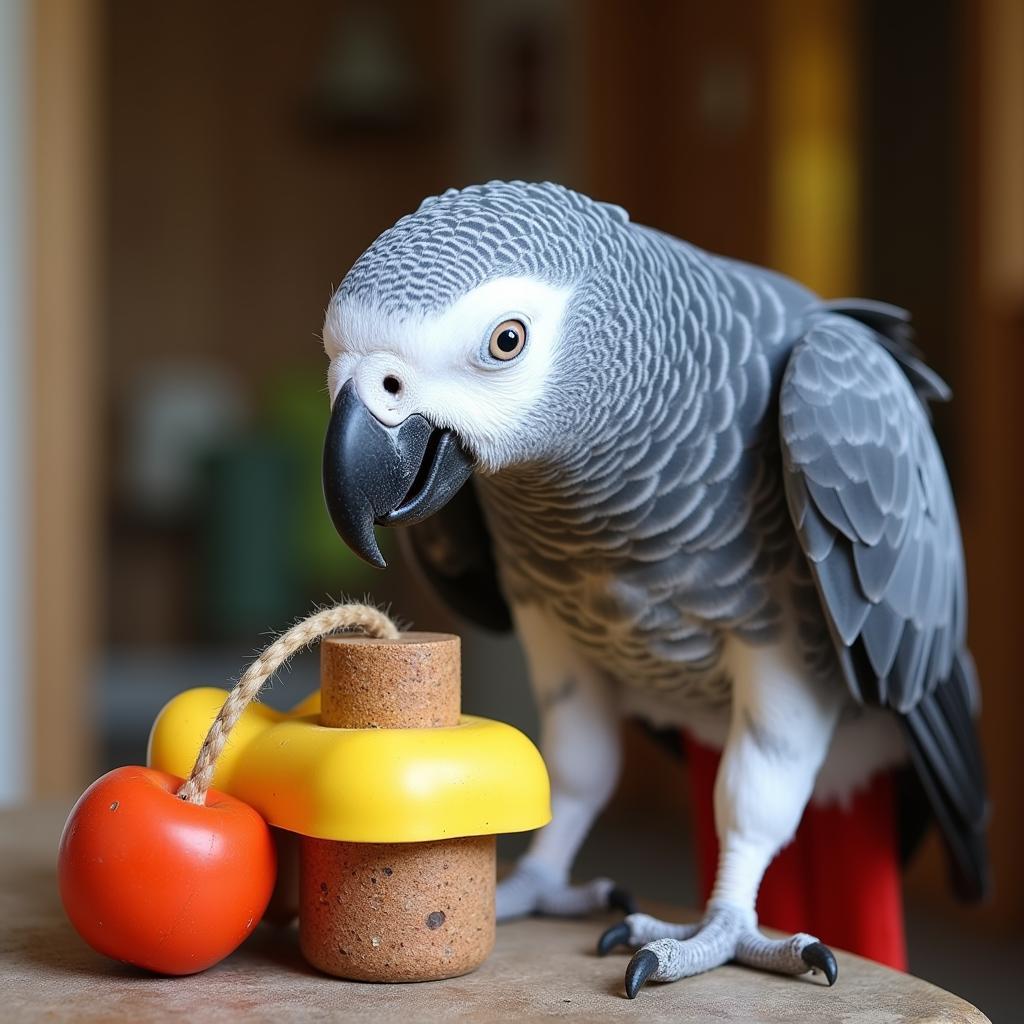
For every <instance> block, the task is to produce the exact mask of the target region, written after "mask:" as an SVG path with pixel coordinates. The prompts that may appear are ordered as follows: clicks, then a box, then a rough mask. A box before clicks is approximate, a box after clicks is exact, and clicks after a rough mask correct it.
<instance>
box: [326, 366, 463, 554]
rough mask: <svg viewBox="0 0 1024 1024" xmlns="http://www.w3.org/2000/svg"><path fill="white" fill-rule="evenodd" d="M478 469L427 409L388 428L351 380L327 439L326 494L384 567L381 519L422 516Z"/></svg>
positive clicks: (336, 515)
mask: <svg viewBox="0 0 1024 1024" xmlns="http://www.w3.org/2000/svg"><path fill="white" fill-rule="evenodd" d="M472 472H473V463H472V461H471V460H470V458H469V456H468V455H467V454H466V452H465V451H464V450H463V448H462V446H461V444H460V443H459V440H458V438H457V437H456V435H455V434H454V433H453V432H452V431H451V430H440V429H435V428H434V427H432V426H431V425H430V423H428V422H427V420H425V419H424V418H423V417H422V416H420V415H419V414H416V415H413V416H409V417H408V418H407V419H405V420H403V421H402V422H401V423H399V424H398V426H395V427H386V426H384V424H383V423H381V422H380V420H378V419H377V418H376V417H375V416H374V415H373V414H372V413H371V412H370V410H369V409H368V408H367V407H366V406H365V405H364V404H363V402H362V400H361V399H360V398H359V395H358V394H357V393H356V389H355V385H354V384H353V382H352V381H351V380H349V381H346V383H345V385H344V387H342V389H341V391H340V392H339V393H338V397H337V399H336V400H335V402H334V409H333V411H332V412H331V421H330V423H329V424H328V426H327V437H326V439H325V441H324V473H323V480H324V499H325V500H326V502H327V511H328V512H329V513H330V515H331V521H332V522H333V523H334V528H335V529H336V530H337V531H338V533H339V534H341V539H342V540H343V541H345V543H346V544H347V545H348V546H349V547H350V548H352V550H353V551H355V553H356V554H357V555H359V556H360V557H362V558H364V559H366V561H367V562H369V563H370V564H371V565H376V566H377V567H378V568H381V569H383V568H384V566H385V565H387V563H386V562H385V561H384V557H383V556H382V555H381V553H380V548H379V547H378V545H377V538H376V537H375V536H374V532H373V527H374V524H378V525H383V526H397V525H399V524H403V523H418V522H419V521H420V520H421V519H426V518H427V517H428V516H431V515H433V514H434V513H435V512H437V511H438V510H440V509H441V508H443V507H444V506H445V505H447V504H448V502H449V501H451V499H452V498H454V497H455V495H456V494H457V493H458V491H459V489H460V488H461V487H462V485H463V484H464V483H465V482H466V481H467V480H468V479H469V476H470V474H471V473H472Z"/></svg>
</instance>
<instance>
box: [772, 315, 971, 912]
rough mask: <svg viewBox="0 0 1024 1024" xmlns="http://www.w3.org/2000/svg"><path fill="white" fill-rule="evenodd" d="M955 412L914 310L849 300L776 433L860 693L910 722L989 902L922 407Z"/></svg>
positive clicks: (826, 330)
mask: <svg viewBox="0 0 1024 1024" xmlns="http://www.w3.org/2000/svg"><path fill="white" fill-rule="evenodd" d="M837 313H841V314H844V315H837ZM846 314H849V315H846ZM851 317H854V318H856V319H851ZM858 321H861V322H858ZM879 332H881V333H879ZM946 397H948V389H947V388H946V387H945V385H944V384H943V383H942V381H941V380H940V379H939V378H938V377H936V375H935V374H934V373H933V372H932V371H931V370H929V369H928V367H927V366H925V364H924V363H923V361H922V360H921V359H920V357H919V355H918V354H917V353H916V352H915V351H913V350H911V349H910V347H909V328H908V327H907V323H906V316H905V315H904V314H902V311H899V310H894V309H893V307H886V306H883V305H881V304H872V303H860V304H858V303H857V302H856V301H855V300H843V303H838V304H835V307H834V308H833V310H832V311H831V312H826V313H825V314H824V315H823V316H822V318H821V319H820V320H819V321H818V322H816V323H815V324H814V325H813V326H812V327H811V329H810V330H809V331H808V332H807V333H806V334H805V336H804V338H803V339H802V340H801V341H800V342H799V343H798V344H797V346H796V347H795V348H794V349H793V352H792V354H791V356H790V359H789V362H788V364H787V367H786V370H785V373H784V375H783V381H782V389H781V392H780V398H779V426H780V433H781V439H782V453H783V463H784V470H785V472H784V474H783V476H784V479H785V486H786V489H787V497H788V504H789V508H790V511H791V514H792V517H793V523H794V526H795V527H796V531H797V534H798V536H799V538H800V542H801V545H802V547H803V549H804V552H805V554H806V555H807V560H808V565H809V566H810V569H811V574H812V576H813V577H814V580H815V582H816V584H817V587H818V591H819V594H820V597H821V602H822V606H823V609H824V612H825V616H826V619H827V621H828V623H829V626H830V628H831V633H832V637H833V641H834V643H835V647H836V653H837V655H838V659H839V663H840V666H841V668H842V672H843V674H844V676H845V679H846V682H847V685H848V686H849V689H850V692H851V693H852V694H853V696H854V697H855V699H857V700H859V701H863V702H870V703H874V704H880V705H882V706H886V707H890V708H892V709H893V710H894V711H896V712H897V713H899V714H900V715H901V720H902V722H903V724H904V729H905V731H906V735H907V738H908V745H909V749H910V752H911V755H912V760H913V763H914V767H915V770H916V775H917V778H918V782H919V784H920V787H921V789H922V790H923V792H924V793H925V795H926V796H927V799H928V802H929V804H930V806H931V809H932V812H933V814H934V815H935V817H936V819H937V821H938V822H939V824H940V826H941V828H942V831H943V834H944V836H945V839H946V843H947V847H948V849H949V851H950V853H951V860H952V864H953V873H954V881H955V884H956V887H957V890H958V892H959V893H960V894H961V895H963V896H965V897H967V898H979V897H980V896H981V895H982V894H983V893H984V892H985V889H986V887H987V873H988V867H987V858H986V852H985V820H986V807H987V804H986V795H985V782H984V774H983V771H982V761H981V754H980V749H979V745H978V739H977V734H976V732H975V728H974V723H973V721H972V711H971V708H972V701H973V700H974V699H975V698H974V696H973V695H974V694H975V692H976V688H975V680H974V674H973V667H971V666H972V663H971V661H970V655H969V653H968V652H967V649H966V646H965V642H966V640H965V628H966V626H965V621H964V610H965V608H966V584H965V579H964V565H963V553H962V547H961V541H960V529H959V525H958V523H957V518H956V510H955V507H954V504H953V496H952V493H951V490H950V486H949V480H948V478H947V476H946V470H945V466H944V465H943V462H942V457H941V455H940V453H939V449H938V445H937V443H936V441H935V437H934V435H933V433H932V430H931V423H930V421H929V417H928V413H927V409H926V408H925V405H924V400H925V399H926V398H946Z"/></svg>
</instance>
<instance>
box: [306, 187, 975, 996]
mask: <svg viewBox="0 0 1024 1024" xmlns="http://www.w3.org/2000/svg"><path fill="white" fill-rule="evenodd" d="M908 336H909V329H908V325H907V315H906V314H905V313H904V312H903V311H901V310H898V309H895V308H894V307H891V306H887V305H884V304H881V303H873V302H867V301H863V300H846V301H840V302H831V303H830V302H824V301H822V300H821V299H820V298H818V297H817V296H816V295H814V294H813V293H812V292H810V291H808V290H807V289H805V288H803V287H802V286H800V285H799V284H797V283H795V282H793V281H791V280H788V279H787V278H785V277H783V276H781V275H779V274H776V273H773V272H770V271H768V270H763V269H760V268H758V267H754V266H750V265H747V264H744V263H739V262H735V261H733V260H729V259H725V258H722V257H719V256H715V255H711V254H709V253H707V252H704V251H701V250H700V249H698V248H696V247H694V246H692V245H688V244H686V243H684V242H682V241H679V240H677V239H675V238H672V237H670V236H668V235H666V234H663V233H661V232H659V231H656V230H652V229H651V228H647V227H643V226H640V225H638V224H634V223H631V222H630V220H629V217H628V215H627V214H626V212H625V211H624V210H622V209H621V208H619V207H616V206H612V205H608V204H605V203H601V202H596V201H594V200H592V199H590V198H588V197H586V196H584V195H581V194H579V193H577V192H574V191H571V190H569V189H567V188H564V187H561V186H559V185H554V184H550V183H542V184H537V183H523V182H491V183H489V184H486V185H479V186H473V187H469V188H465V189H462V190H461V191H459V190H454V189H453V190H449V191H448V192H446V193H444V194H443V195H441V196H438V197H432V198H429V199H427V200H425V201H424V202H423V204H422V205H421V206H420V208H419V209H418V210H417V211H416V212H415V213H412V214H410V215H409V216H406V217H403V218H402V219H401V220H399V221H398V222H397V223H396V224H395V225H394V227H392V228H390V229H389V230H387V231H385V232H384V233H383V234H382V235H381V236H380V237H379V238H378V239H377V240H376V241H375V242H373V244H372V245H371V246H370V247H369V249H367V250H366V252H365V253H364V254H363V255H362V256H361V257H360V258H359V259H358V260H357V262H356V263H355V265H354V266H353V267H352V268H351V270H350V271H349V273H348V275H347V276H346V277H345V279H344V281H343V282H342V284H341V286H340V288H339V289H338V291H337V293H336V294H335V296H334V297H333V299H332V301H331V303H330V306H329V309H328V312H327V317H326V324H325V328H324V343H325V347H326V351H327V354H328V356H329V358H330V370H329V389H330V396H331V399H332V402H333V412H332V415H331V422H330V426H329V428H328V434H327V441H326V446H325V455H324V487H325V495H326V499H327V503H328V508H329V510H330V513H331V516H332V519H333V521H334V523H335V526H336V527H337V529H338V531H339V532H340V534H341V536H342V537H343V538H344V539H345V540H346V542H347V543H348V544H349V545H350V546H351V547H352V548H353V549H354V550H355V551H357V552H358V553H359V554H361V555H362V556H363V557H364V558H366V559H367V560H368V561H370V562H372V563H374V564H377V565H383V559H382V557H381V555H380V551H379V549H378V547H377V543H376V540H375V535H374V530H373V527H374V525H375V524H378V525H387V526H394V525H405V526H407V527H409V529H408V531H406V532H407V535H408V536H409V538H410V539H411V548H412V550H413V553H414V555H415V557H416V559H417V561H418V562H419V563H420V566H421V568H422V569H423V571H424V573H425V575H426V578H427V579H428V581H430V582H431V583H432V584H433V585H434V586H435V587H436V588H437V590H438V591H439V592H440V594H441V595H442V596H443V597H445V598H446V599H447V600H448V601H449V603H451V604H452V605H453V606H454V607H455V608H456V609H457V610H459V611H461V612H462V613H463V614H464V615H466V616H467V617H469V618H470V619H473V620H476V621H479V622H482V623H483V624H485V625H492V626H493V625H498V626H500V625H501V624H502V622H503V621H504V620H505V619H507V617H508V616H509V615H511V620H512V621H513V622H514V625H515V629H516V631H517V633H518V636H519V638H520V640H521V642H522V644H523V647H524V650H525V653H526V656H527V661H528V664H529V668H530V674H531V677H532V683H533V687H534V690H535V694H536V696H537V700H538V705H539V708H540V713H541V726H542V737H541V747H542V752H543V754H544V757H545V760H546V762H547V765H548V769H549V772H550V775H551V782H552V810H553V818H552V821H551V823H550V824H549V825H548V826H546V827H545V828H543V829H542V830H540V831H539V832H538V833H536V834H535V836H534V838H533V841H532V844H531V846H530V849H529V852H528V853H527V855H526V856H525V857H524V858H523V859H522V861H521V862H520V863H519V865H518V866H517V868H516V870H515V871H514V872H513V874H512V875H511V876H510V877H509V878H507V879H505V880H504V881H503V882H502V883H501V885H500V886H499V890H498V897H497V901H498V902H497V909H498V915H499V918H509V917H514V916H517V915H522V914H526V913H531V912H544V913H553V914H560V913H561V914H578V913H584V912H587V911H589V910H594V909H599V908H603V907H605V906H606V905H607V904H608V901H609V899H610V898H613V899H614V897H613V896H612V883H611V882H610V881H608V880H605V879H598V880H596V881H594V882H591V883H588V884H586V885H580V886H573V885H571V884H570V882H569V872H570V868H571V865H572V862H573V859H574V856H575V854H576V852H577V850H578V849H579V847H580V844H581V843H582V842H583V840H584V838H585V836H586V835H587V832H588V830H589V828H590V826H591V824H592V823H593V821H594V819H595V817H596V815H597V814H598V813H599V812H600V810H601V809H602V807H603V805H604V804H605V802H606V801H607V800H608V798H609V796H610V794H611V793H612V790H613V787H614V786H615V782H616V778H617V775H618V770H619V763H620V754H619V731H618V720H619V719H620V717H621V716H623V715H626V714H629V715H638V716H641V717H642V718H644V719H646V720H648V721H649V722H651V723H654V724H655V725H658V726H665V725H671V726H678V727H685V728H686V729H687V730H688V731H689V732H690V733H691V734H692V735H694V736H696V737H698V738H699V739H700V740H701V741H702V742H704V743H706V744H710V745H713V746H715V747H717V748H720V749H721V750H722V757H721V762H720V767H719V769H718V773H717V779H716V782H715V787H714V819H715V827H716V830H717V834H718V840H719V850H720V854H719V860H718V868H717V873H716V876H715V884H714V889H713V892H712V893H711V897H710V900H709V901H708V903H707V906H706V910H705V913H704V916H703V919H702V920H701V922H700V923H699V924H698V925H681V924H674V923H671V922H665V921H660V920H657V919H655V918H653V917H650V916H647V915H644V914H637V913H632V914H629V915H628V916H627V917H626V918H625V920H624V921H623V922H622V923H621V924H619V925H615V926H613V927H612V928H611V929H609V931H608V932H607V933H606V934H605V936H603V938H602V941H601V944H600V946H601V950H602V952H604V951H607V950H608V949H609V948H610V947H612V946H615V945H623V944H624V945H629V946H631V947H633V948H634V949H636V952H635V954H634V955H633V957H632V959H631V961H630V963H629V967H628V969H627V972H626V990H627V993H628V995H629V996H630V997H631V998H632V997H633V996H634V995H635V994H636V992H637V991H638V989H639V988H640V987H641V986H642V985H643V984H644V982H645V981H646V980H648V979H653V980H656V981H672V980H675V979H678V978H681V977H684V976H687V975H692V974H696V973H698V972H700V971H705V970H708V969H711V968H713V967H715V966H718V965H720V964H723V963H725V962H727V961H730V960H735V961H738V962H740V963H744V964H748V965H752V966H756V967H759V968H762V969H766V970H771V971H778V972H782V973H788V974H799V973H803V972H806V971H808V970H810V969H812V968H814V969H818V970H821V971H822V972H823V973H824V974H825V976H826V978H827V980H828V982H829V984H832V983H833V982H834V981H835V977H836V973H837V968H836V961H835V958H834V956H833V954H832V953H831V951H830V950H829V949H828V947H827V946H826V945H824V944H823V943H822V942H820V941H818V939H817V938H816V937H815V936H813V935H809V934H806V933H804V932H799V933H797V934H795V935H793V936H792V937H790V938H787V939H782V940H769V939H767V938H765V937H764V936H763V935H762V934H761V933H760V932H759V931H758V926H757V917H756V915H755V900H756V897H757V893H758V887H759V885H760V883H761V880H762V876H763V874H764V873H765V870H766V868H767V867H768V865H769V863H770V862H771V861H772V859H773V857H775V855H776V854H777V853H778V851H779V850H780V848H782V847H783V846H785V845H786V844H787V842H788V841H789V840H790V839H791V837H793V835H794V832H795V831H796V829H797V826H798V824H799V823H800V821H801V816H802V815H803V813H804V809H805V806H806V805H807V804H808V801H809V800H810V799H811V798H812V794H813V795H814V796H815V797H816V798H821V799H824V800H829V799H833V800H834V799H836V798H837V797H838V798H845V797H848V795H849V794H850V793H852V792H854V791H855V790H857V789H858V787H863V786H864V785H866V784H867V782H868V780H870V779H871V778H872V777H873V776H874V775H875V774H876V773H878V772H880V771H881V770H883V769H888V768H891V767H893V766H895V765H899V764H901V763H904V762H907V761H909V763H910V765H911V766H912V769H913V777H914V778H915V780H916V781H915V787H916V790H917V792H918V794H919V795H920V796H921V797H922V800H924V798H926V800H927V805H928V806H930V809H931V813H932V814H933V815H934V817H935V818H936V819H937V821H938V823H939V825H940V826H941V829H942V832H943V834H944V838H945V842H946V846H947V848H948V850H949V853H950V855H951V857H950V860H951V865H952V868H953V873H954V880H955V882H956V884H957V886H958V888H959V890H960V891H961V892H962V893H963V894H964V895H966V896H968V897H977V896H979V895H980V894H981V893H982V891H983V890H984V888H985V884H986V871H987V868H986V853H985V838H984V831H985V817H986V796H985V784H984V778H983V772H982V765H981V757H980V752H979V748H978V742H977V737H976V733H975V727H974V718H975V715H976V711H977V706H978V694H977V686H976V681H975V676H974V670H973V667H972V661H971V657H970V654H969V652H968V650H967V648H966V646H965V616H966V592H965V581H964V565H963V555H962V549H961V541H960V533H959V528H958V524H957V517H956V511H955V508H954V503H953V498H952V494H951V492H950V485H949V482H948V479H947V476H946V471H945V468H944V466H943V462H942V458H941V455H940V453H939V449H938V446H937V444H936V441H935V437H934V435H933V433H932V429H931V426H930V421H929V416H928V413H927V409H926V405H925V402H926V400H927V399H934V398H945V397H947V392H946V388H945V385H944V384H943V383H942V381H941V380H939V378H938V377H936V375H935V374H934V373H933V372H932V371H931V370H929V369H928V368H927V367H926V366H925V365H924V364H923V362H922V361H921V360H920V359H919V357H918V356H917V355H916V353H915V352H914V350H913V349H912V348H911V346H910V344H909V341H908ZM470 476H472V484H471V486H467V487H463V485H464V484H465V483H466V482H467V480H469V478H470ZM833 881H834V886H835V887H837V888H839V887H842V886H843V885H844V879H843V878H842V877H835V878H834V880H833Z"/></svg>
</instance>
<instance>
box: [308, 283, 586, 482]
mask: <svg viewBox="0 0 1024 1024" xmlns="http://www.w3.org/2000/svg"><path fill="white" fill-rule="evenodd" d="M570 294H571V289H569V288H557V287H553V286H552V285H549V284H546V283H544V282H542V281H538V280H535V279H533V278H523V277H502V278H496V279H494V280H492V281H488V282H487V283H486V284H483V285H480V287H478V288H474V289H473V290H472V291H470V292H468V293H467V294H465V295H463V296H462V297H461V298H460V299H458V300H457V301H456V302H455V303H453V304H452V305H451V306H450V307H449V308H448V309H446V310H444V311H443V312H441V313H440V314H437V315H434V316H429V317H418V318H400V317H393V316H385V315H382V314H381V313H380V312H379V311H378V310H375V309H373V308H372V307H371V306H368V305H366V304H364V303H362V302H357V301H346V302H336V303H332V305H331V307H330V309H329V310H328V313H327V321H326V323H325V324H324V347H325V349H326V351H327V354H328V356H329V357H330V360H331V365H330V370H329V373H328V383H329V387H330V393H331V401H332V402H333V401H334V399H335V398H336V397H337V394H338V392H339V391H340V390H341V387H342V385H343V384H344V383H345V382H346V381H347V380H349V379H352V380H353V381H354V382H355V387H356V391H357V392H358V394H359V397H360V398H361V399H362V401H363V403H364V404H365V405H366V406H367V408H369V410H370V411H371V412H372V413H373V415H374V416H376V417H377V419H379V420H380V421H381V422H382V423H384V424H386V425H388V426H394V425H396V424H398V423H401V422H402V421H403V420H404V419H406V418H407V417H408V416H411V415H413V414H415V413H420V414H421V415H423V416H425V417H426V418H427V419H428V420H429V421H430V422H431V423H433V424H434V425H435V426H438V427H450V428H451V429H453V430H455V431H456V433H458V435H459V436H460V438H461V439H462V441H463V442H464V443H465V445H466V447H467V448H468V449H469V450H470V451H471V452H472V454H473V455H474V456H476V458H477V459H478V461H479V462H480V464H481V467H482V468H483V469H484V470H488V469H496V468H498V467H499V466H501V465H502V464H504V463H505V462H506V461H507V458H508V456H509V453H510V452H511V451H512V450H513V449H514V448H515V435H516V431H517V430H519V429H520V428H523V427H524V426H525V425H526V423H527V422H528V420H529V417H530V413H531V411H532V410H534V409H535V408H536V407H537V406H538V405H539V403H540V402H541V400H542V397H543V395H544V394H545V391H546V388H547V383H548V379H549V375H550V371H551V367H552V365H553V363H554V355H555V350H556V346H557V344H558V342H559V336H560V330H561V323H562V318H563V316H564V313H565V309H566V306H567V304H568V301H569V296H570ZM505 320H520V321H522V323H523V324H524V325H525V326H526V344H525V346H524V348H523V350H522V352H521V353H520V354H519V355H518V356H516V357H515V358H514V359H510V360H507V361H502V360H499V359H496V358H495V357H494V356H492V355H490V353H489V351H488V344H489V341H490V337H491V332H492V331H493V330H494V329H495V327H497V326H498V325H499V324H501V323H502V322H503V321H505Z"/></svg>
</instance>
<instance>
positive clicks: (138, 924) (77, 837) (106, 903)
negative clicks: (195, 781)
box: [58, 767, 276, 974]
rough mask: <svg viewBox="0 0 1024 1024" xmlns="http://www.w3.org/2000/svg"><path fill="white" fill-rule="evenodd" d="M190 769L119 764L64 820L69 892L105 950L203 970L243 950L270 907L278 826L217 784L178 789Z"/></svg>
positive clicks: (81, 924) (73, 912)
mask: <svg viewBox="0 0 1024 1024" xmlns="http://www.w3.org/2000/svg"><path fill="white" fill-rule="evenodd" d="M182 782H183V780H182V779H179V778H177V777H176V776H174V775H169V774H167V773H166V772H160V771H156V770H155V769H152V768H139V767H127V768H117V769H115V770H114V771H112V772H110V773H108V774H107V775H104V776H103V777H102V778H101V779H98V780H97V781H96V782H94V783H93V784H92V785H91V786H90V787H89V788H88V789H87V790H86V791H85V793H83V794H82V796H81V797H80V799H79V800H78V803H76V804H75V806H74V809H73V810H72V812H71V816H70V817H69V818H68V821H67V824H66V825H65V826H64V833H63V835H62V836H61V841H60V852H59V855H58V877H59V880H60V894H61V899H62V900H63V901H64V908H65V910H66V911H67V914H68V917H69V918H70V919H71V923H72V924H73V925H74V926H75V929H76V930H77V931H78V933H79V934H80V935H81V936H82V938H83V939H85V941H86V942H88V943H89V945H90V946H92V947H93V949H95V950H96V951H97V952H99V953H104V954H106V955H107V956H109V957H113V958H114V959H115V960H123V961H125V962H127V963H130V964H135V965H136V966H138V967H145V968H148V969H149V970H151V971H158V972H160V973H161V974H192V973H194V972H196V971H202V970H205V969H206V968H207V967H211V966H212V965H213V964H215V963H217V962H218V961H219V960H222V959H223V958H224V957H226V956H227V955H228V954H229V953H231V952H233V951H234V950H235V949H236V948H237V947H238V946H239V945H240V944H241V943H242V941H243V940H244V939H245V938H246V937H247V936H248V935H249V933H250V932H251V931H252V930H253V928H254V927H255V926H256V924H257V923H258V922H259V920H260V918H261V917H262V916H263V912H264V910H266V907H267V902H268V901H269V900H270V894H271V892H272V891H273V888H274V880H275V874H276V859H275V854H274V844H273V840H272V839H271V835H270V829H269V827H268V826H267V824H266V822H265V821H264V820H263V818H261V817H260V815H259V814H258V813H257V812H256V811H254V810H253V809H252V808H251V807H250V806H249V805H248V804H246V803H243V802H242V801H241V800H236V799H235V798H234V797H231V796H228V795H227V794H225V793H220V792H218V791H217V790H215V789H210V790H208V791H207V792H206V795H205V796H206V798H205V802H204V803H202V804H195V803H191V802H190V801H188V800H184V799H182V798H181V797H179V796H177V792H178V790H179V789H180V788H181V786H182Z"/></svg>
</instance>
